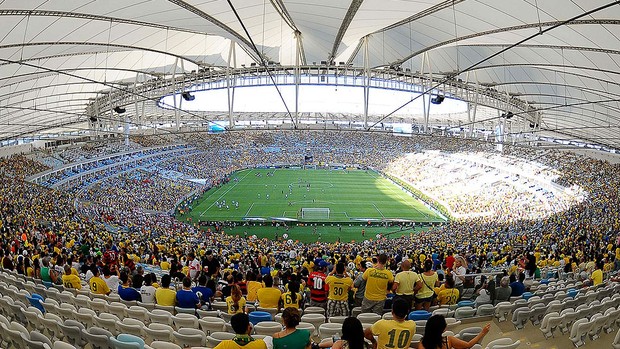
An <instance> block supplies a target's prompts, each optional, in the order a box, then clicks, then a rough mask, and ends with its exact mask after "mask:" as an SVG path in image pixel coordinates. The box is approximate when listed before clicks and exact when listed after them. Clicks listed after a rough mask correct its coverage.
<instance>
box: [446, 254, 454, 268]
mask: <svg viewBox="0 0 620 349" xmlns="http://www.w3.org/2000/svg"><path fill="white" fill-rule="evenodd" d="M453 265H454V256H448V257H446V268H450V269H452V266H453Z"/></svg>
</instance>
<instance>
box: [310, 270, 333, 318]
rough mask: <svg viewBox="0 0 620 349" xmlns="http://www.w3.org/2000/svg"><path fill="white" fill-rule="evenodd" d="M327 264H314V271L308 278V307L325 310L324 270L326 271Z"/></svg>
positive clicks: (325, 285)
mask: <svg viewBox="0 0 620 349" xmlns="http://www.w3.org/2000/svg"><path fill="white" fill-rule="evenodd" d="M328 265H329V263H327V262H326V261H324V260H322V259H321V260H320V261H319V262H318V263H315V268H316V270H315V271H314V272H312V273H311V274H310V275H309V276H308V282H307V285H308V287H309V288H310V306H312V307H321V308H323V309H326V308H327V284H326V283H325V279H326V278H327V275H325V270H326V269H327V266H328Z"/></svg>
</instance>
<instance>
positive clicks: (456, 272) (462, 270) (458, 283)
mask: <svg viewBox="0 0 620 349" xmlns="http://www.w3.org/2000/svg"><path fill="white" fill-rule="evenodd" d="M452 273H453V274H454V286H461V285H462V284H463V280H461V278H460V277H459V276H465V275H466V274H467V269H465V267H464V266H462V265H461V266H460V267H458V268H456V269H454V271H452Z"/></svg>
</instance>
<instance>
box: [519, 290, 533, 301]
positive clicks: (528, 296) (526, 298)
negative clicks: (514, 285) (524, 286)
mask: <svg viewBox="0 0 620 349" xmlns="http://www.w3.org/2000/svg"><path fill="white" fill-rule="evenodd" d="M533 295H534V294H533V293H532V292H523V294H522V295H521V298H523V299H525V300H528V299H530V298H532V296H533Z"/></svg>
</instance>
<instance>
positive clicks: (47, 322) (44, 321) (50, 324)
mask: <svg viewBox="0 0 620 349" xmlns="http://www.w3.org/2000/svg"><path fill="white" fill-rule="evenodd" d="M39 321H40V322H41V325H43V326H44V327H45V330H46V331H47V333H48V335H49V336H50V337H51V338H52V339H61V338H62V336H63V334H62V331H61V329H60V326H58V324H59V323H61V322H63V320H62V319H61V318H60V316H58V315H56V314H52V313H48V312H45V314H44V315H43V316H41V317H39Z"/></svg>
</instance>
